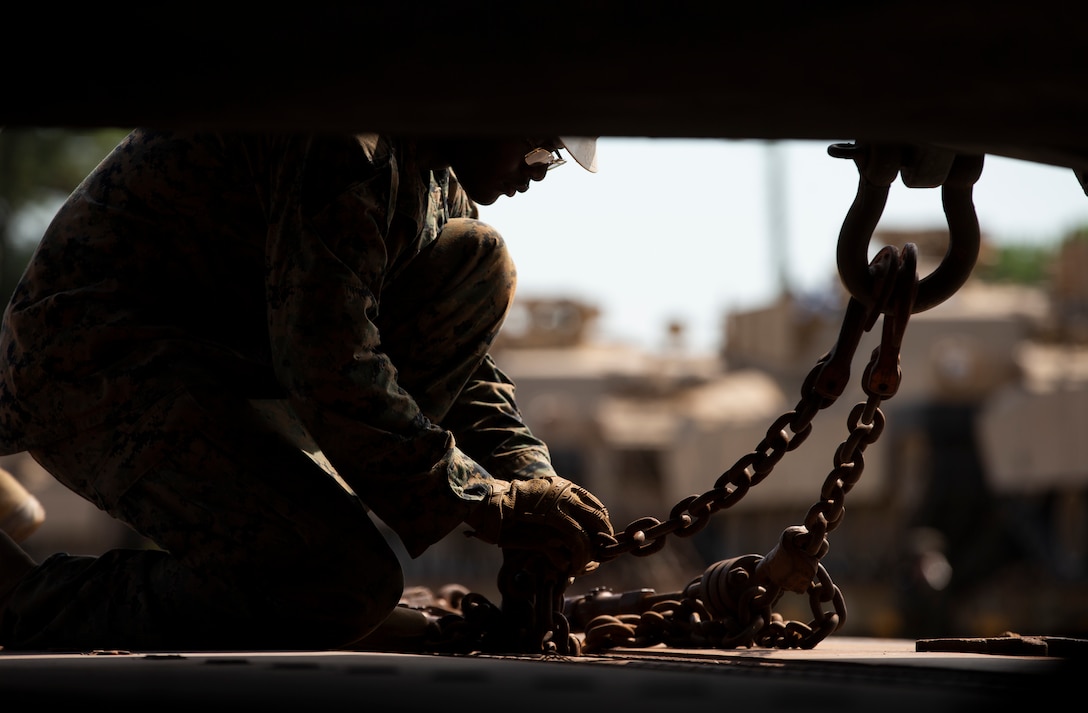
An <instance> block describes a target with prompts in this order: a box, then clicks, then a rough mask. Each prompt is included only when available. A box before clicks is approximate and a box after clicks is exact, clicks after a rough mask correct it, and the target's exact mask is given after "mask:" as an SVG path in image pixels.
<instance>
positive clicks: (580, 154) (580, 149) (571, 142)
mask: <svg viewBox="0 0 1088 713" xmlns="http://www.w3.org/2000/svg"><path fill="white" fill-rule="evenodd" d="M559 140H560V141H562V142H563V148H565V149H566V150H567V153H569V154H570V155H571V156H573V157H574V160H575V161H577V162H578V165H579V166H581V167H582V168H584V169H585V170H587V171H589V172H590V173H596V172H597V137H596V136H560V137H559Z"/></svg>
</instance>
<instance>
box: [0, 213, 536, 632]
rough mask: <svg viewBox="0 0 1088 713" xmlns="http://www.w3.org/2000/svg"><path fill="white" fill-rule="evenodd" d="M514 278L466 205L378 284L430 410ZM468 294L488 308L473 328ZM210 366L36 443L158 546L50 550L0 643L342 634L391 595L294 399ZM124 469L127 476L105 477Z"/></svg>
mask: <svg viewBox="0 0 1088 713" xmlns="http://www.w3.org/2000/svg"><path fill="white" fill-rule="evenodd" d="M514 280H515V276H514V268H513V265H512V263H511V262H510V259H509V255H508V254H507V252H506V250H505V247H504V245H503V243H502V240H501V238H500V237H499V236H498V234H497V233H495V232H494V231H493V230H492V229H490V228H488V227H487V226H486V225H484V224H482V223H479V222H477V221H470V220H467V219H462V220H455V221H451V222H450V223H449V224H448V225H447V226H446V228H445V229H444V230H443V232H442V234H441V235H440V236H439V239H438V240H436V241H435V242H433V243H432V244H431V245H430V246H428V247H427V248H426V249H425V250H424V251H423V252H422V253H420V255H419V256H418V258H417V259H416V260H414V261H413V262H412V263H411V264H410V265H409V266H408V268H406V270H405V272H404V273H402V275H401V276H400V277H399V278H398V281H397V290H396V292H395V293H394V294H392V295H386V296H383V300H382V315H383V317H386V318H388V319H389V320H390V321H389V323H390V325H393V324H395V325H396V326H395V327H393V326H391V327H390V328H389V329H388V330H385V329H384V328H383V331H382V334H383V346H384V345H385V344H386V343H387V342H388V343H389V347H390V352H391V353H393V352H396V353H398V354H404V355H415V356H414V358H405V359H404V360H403V362H404V363H403V364H400V363H399V362H397V363H398V364H399V365H400V369H401V371H402V374H403V376H404V378H405V379H407V380H408V381H409V382H410V383H412V384H413V385H414V387H415V388H416V389H417V391H413V392H412V393H413V395H416V394H417V392H418V396H417V400H418V401H420V405H421V407H422V408H423V409H424V411H425V412H426V413H428V414H432V413H433V414H441V413H444V412H445V411H446V410H447V409H448V408H449V402H450V401H451V400H452V399H453V398H455V397H456V395H457V393H458V392H459V391H460V390H461V389H462V388H463V386H464V385H465V383H466V381H467V380H468V379H469V377H470V376H471V374H472V373H473V371H474V370H475V369H476V368H477V366H478V365H479V364H480V362H481V361H482V360H483V358H484V357H485V356H486V353H487V350H488V348H489V345H490V343H491V341H492V340H493V339H494V336H495V334H496V333H497V331H498V328H499V326H500V325H501V322H502V319H503V317H504V316H505V314H506V310H507V309H508V308H509V304H510V300H512V298H513V286H514ZM484 283H486V284H487V285H488V286H489V287H488V289H482V288H481V284H484ZM451 286H453V287H451ZM424 305H425V307H424ZM466 309H468V310H476V311H477V312H479V311H486V310H490V314H489V315H488V317H487V319H484V320H477V322H478V325H479V326H478V327H477V328H476V331H473V330H467V329H465V328H464V321H463V320H460V319H458V316H459V315H462V314H463V313H464V312H465V310H466ZM423 355H426V356H425V357H424V356H423ZM210 376H211V377H212V378H210V379H209V380H208V382H207V383H203V382H198V383H188V384H184V385H179V388H178V389H177V390H176V391H175V392H174V393H171V394H169V395H167V396H165V397H163V398H162V399H160V400H159V401H158V402H157V403H156V404H155V406H154V407H153V408H150V409H145V410H142V411H141V412H140V413H127V414H121V415H120V417H119V420H118V421H115V423H114V424H113V425H111V426H110V427H109V428H99V429H97V430H92V431H89V432H86V433H83V434H80V435H79V436H78V437H76V438H73V439H70V440H68V441H65V442H64V443H58V444H56V445H55V446H53V447H50V448H40V449H34V450H31V451H30V454H31V455H32V456H33V457H34V458H35V459H36V460H37V461H38V462H39V463H40V464H41V465H42V466H43V467H44V468H45V469H46V470H48V471H49V472H50V473H51V474H52V475H53V476H54V477H55V478H57V479H58V480H59V481H61V482H62V483H64V485H66V486H67V487H68V488H70V489H71V490H73V491H75V492H76V493H79V494H80V495H82V496H83V497H84V498H86V499H88V500H90V501H92V502H94V503H95V504H97V505H98V507H100V508H101V509H103V510H104V511H106V512H107V513H109V514H110V515H111V516H113V517H115V518H117V519H119V520H121V521H123V522H125V523H127V524H128V525H130V526H131V527H132V528H133V529H134V530H135V531H136V532H138V533H140V534H141V535H143V536H144V537H145V538H147V540H148V541H150V542H151V543H153V545H151V546H148V547H144V548H136V549H114V550H110V551H108V552H105V553H103V554H101V555H99V556H87V555H71V554H68V553H57V554H54V555H52V556H50V557H48V558H47V559H45V560H44V561H42V562H41V563H39V564H38V565H37V567H36V568H35V569H34V570H32V571H31V572H30V573H29V574H28V575H27V576H26V577H25V578H24V579H23V580H22V581H21V582H20V584H19V585H18V586H17V587H15V589H14V590H13V591H12V592H11V594H10V597H9V599H8V602H7V605H6V607H5V608H4V609H3V611H0V646H3V647H4V648H5V649H9V650H50V651H59V650H65V651H88V650H98V649H123V650H179V649H188V650H223V649H239V648H244V649H251V650H257V649H314V648H317V649H327V648H338V647H344V646H348V645H350V644H351V643H352V642H356V641H358V640H359V639H360V638H361V637H363V636H365V635H366V634H367V633H368V632H370V631H372V630H373V629H374V628H375V627H376V626H377V625H378V624H379V623H380V622H381V621H382V620H383V619H385V617H386V616H388V614H389V613H390V611H392V610H393V608H394V607H395V606H396V604H397V602H398V600H399V599H400V596H401V594H402V591H403V586H404V582H403V574H402V571H401V566H400V563H399V561H398V559H397V557H396V555H395V554H394V552H393V550H392V549H391V548H390V546H389V544H388V542H387V540H386V538H385V535H383V533H382V531H381V530H380V529H379V528H378V527H377V526H376V524H375V522H374V521H373V520H372V519H371V517H370V515H369V513H368V511H367V508H366V507H365V506H364V504H363V503H362V502H361V501H360V499H359V497H357V496H356V494H355V493H353V492H352V491H351V490H350V489H349V488H347V487H345V485H344V484H343V482H342V481H341V480H339V478H338V477H336V475H335V473H334V471H332V470H331V466H329V464H328V463H327V462H325V461H324V460H323V458H322V456H321V452H320V450H319V449H318V448H317V446H316V444H313V443H312V442H310V441H309V440H308V435H307V434H306V431H305V428H304V427H303V426H302V424H301V423H300V422H298V420H297V419H296V418H295V417H294V416H293V412H292V411H291V409H290V407H289V406H288V405H287V403H286V402H285V401H275V400H264V401H253V400H251V399H250V398H248V396H247V395H244V394H243V395H239V394H232V393H230V391H229V389H227V388H222V387H216V386H211V385H210V384H214V383H215V379H214V375H210ZM115 479H120V480H121V481H123V482H131V483H133V484H132V485H131V486H130V487H128V488H127V489H125V490H124V491H123V492H121V493H113V492H112V491H111V488H110V487H109V482H111V481H113V480H115ZM421 508H423V509H424V510H425V509H426V505H425V504H421ZM424 516H425V515H424Z"/></svg>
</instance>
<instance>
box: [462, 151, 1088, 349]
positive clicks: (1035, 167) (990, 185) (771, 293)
mask: <svg viewBox="0 0 1088 713" xmlns="http://www.w3.org/2000/svg"><path fill="white" fill-rule="evenodd" d="M846 141H847V140H844V141H843V142H844V143H845V142H846ZM832 143H837V142H834V141H826V142H808V141H805V142H782V143H780V144H769V143H768V142H764V141H724V140H709V139H697V140H693V139H637V138H622V139H621V138H602V139H600V140H599V141H598V148H597V157H598V173H596V174H591V173H589V172H587V171H584V170H582V169H581V168H580V167H578V165H577V164H575V163H574V162H573V161H572V162H569V163H568V164H567V165H565V166H562V167H559V168H557V169H555V170H554V171H552V172H551V173H550V174H549V175H548V177H547V179H546V180H545V181H543V182H541V183H538V184H534V185H533V186H532V187H531V188H530V190H529V191H528V192H527V193H524V194H520V195H517V196H515V197H514V198H507V197H505V196H503V197H500V198H499V200H498V201H497V202H496V203H494V204H493V205H490V206H483V207H482V208H481V218H482V219H483V220H485V221H487V222H489V223H491V224H492V225H494V226H495V227H496V228H498V229H499V231H500V232H501V233H502V234H503V236H504V237H505V238H506V240H507V243H508V245H509V247H510V249H511V251H512V253H513V255H514V259H515V260H516V262H517V265H518V275H519V283H518V284H519V286H518V295H519V296H523V297H558V296H563V297H574V298H577V299H582V300H585V301H587V302H589V303H592V304H594V305H596V306H597V307H598V308H600V310H601V317H600V319H599V325H598V336H600V337H601V338H604V339H607V340H609V341H623V342H628V343H631V344H635V345H638V346H642V347H645V348H647V349H658V348H660V347H661V346H662V344H663V343H664V338H665V329H666V325H667V324H668V322H669V321H670V320H673V319H679V320H681V321H682V322H684V323H685V325H686V327H687V332H688V336H687V344H688V346H689V347H690V348H692V349H695V350H699V351H710V350H714V349H716V347H717V345H718V344H719V342H720V339H721V328H720V325H721V322H722V319H723V317H724V315H725V314H726V313H727V312H728V311H731V310H735V309H746V308H750V307H754V306H759V305H763V304H766V303H767V302H769V301H771V300H773V299H774V297H775V296H777V295H778V294H779V284H778V279H779V278H778V276H779V274H783V273H784V274H785V276H786V278H787V279H788V281H789V284H790V287H791V288H792V289H793V290H794V291H796V292H811V291H816V290H820V289H824V288H827V287H829V286H834V285H836V284H837V282H838V276H837V272H836V269H835V246H836V242H837V240H838V235H839V230H840V229H841V227H842V221H843V218H844V217H845V216H846V213H847V211H848V210H849V208H850V205H851V203H852V202H853V200H854V197H855V195H856V193H857V184H858V171H857V167H856V165H855V164H854V162H853V161H852V160H849V159H840V158H832V157H831V156H829V155H828V153H827V147H828V146H829V145H831V144H832ZM770 157H775V158H774V162H773V163H772V162H771V161H769V160H768V159H769V158H770ZM772 165H777V166H778V167H779V169H778V172H777V173H778V175H780V176H781V177H782V179H781V182H780V184H779V185H780V186H781V189H780V190H779V189H776V190H774V191H772V190H769V186H770V185H772V184H773V181H772V180H771V178H770V177H769V176H771V175H774V172H772V171H769V170H768V167H769V166H772ZM772 194H773V196H774V198H775V200H776V201H777V203H772ZM974 202H975V210H976V212H977V214H978V218H979V224H980V227H981V229H982V231H983V233H985V234H986V235H987V236H988V237H989V238H990V239H991V240H992V241H993V242H995V243H998V244H1008V243H1031V244H1053V243H1055V242H1056V241H1057V240H1058V239H1059V238H1061V237H1062V236H1064V235H1065V234H1066V233H1067V232H1068V231H1070V230H1072V229H1075V228H1077V227H1080V226H1086V225H1088V196H1085V194H1084V191H1083V190H1082V189H1081V187H1080V184H1079V183H1078V182H1077V179H1076V177H1075V175H1074V173H1073V171H1072V170H1071V169H1067V168H1059V167H1055V166H1046V165H1041V164H1036V163H1031V162H1026V161H1018V160H1013V159H1007V158H1003V157H995V156H987V157H986V159H985V163H984V165H983V170H982V176H981V178H980V179H979V181H978V183H976V184H975V189H974ZM772 206H775V209H776V210H778V211H781V213H780V215H784V218H785V219H784V221H783V223H782V228H781V231H780V234H782V235H783V238H784V242H785V246H786V247H785V249H784V250H782V251H780V252H781V253H782V255H781V256H780V257H781V259H782V261H783V262H782V263H781V265H779V264H778V263H776V257H775V252H776V251H774V250H773V249H772V238H771V235H772V234H773V226H772V223H771V219H770V216H771V215H772V213H771V210H772ZM934 227H938V228H944V227H946V223H945V218H944V213H943V210H942V208H941V195H940V189H939V188H908V187H906V186H904V185H903V183H902V182H901V181H899V180H897V181H896V183H894V184H893V185H892V190H891V195H890V196H889V198H888V204H887V207H886V208H885V209H884V214H883V218H882V220H881V222H880V225H879V227H878V229H887V228H934Z"/></svg>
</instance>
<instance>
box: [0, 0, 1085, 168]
mask: <svg viewBox="0 0 1088 713" xmlns="http://www.w3.org/2000/svg"><path fill="white" fill-rule="evenodd" d="M514 4H515V3H507V5H514ZM43 5H44V4H35V5H29V4H28V5H27V6H25V7H24V8H22V9H15V10H11V11H9V13H8V18H7V20H6V24H7V25H8V27H7V31H8V32H7V34H8V36H9V39H10V38H14V37H18V36H23V37H24V38H26V39H27V40H28V41H26V42H21V43H17V42H11V41H9V42H5V44H4V48H3V49H2V50H0V52H2V53H3V54H2V58H3V60H4V67H5V68H6V72H5V76H6V80H5V85H6V86H5V91H4V94H3V100H2V103H0V125H20V126H84V127H86V126H134V125H185V126H216V127H221V128H272V129H318V130H326V129H327V130H343V129H348V130H377V131H389V132H402V133H432V134H433V133H447V134H457V135H478V134H500V133H530V134H540V133H555V134H594V135H607V136H661V137H692V138H696V137H716V138H754V139H819V140H842V139H858V140H874V141H903V142H917V143H932V144H938V145H949V146H959V147H965V148H970V149H971V150H979V151H984V152H991V153H1001V154H1005V155H1012V156H1017V157H1023V158H1029V159H1030V160H1040V161H1043V162H1047V163H1057V164H1059V165H1069V166H1073V167H1081V168H1085V167H1088V166H1086V164H1088V52H1086V51H1085V44H1084V39H1083V29H1084V26H1085V25H1084V24H1083V22H1081V21H1080V17H1079V15H1080V14H1081V13H1080V12H1078V11H1077V10H1075V9H1069V8H1076V7H1077V3H1062V2H1055V1H1053V0H1041V1H1038V2H1032V3H1023V2H1011V1H1009V0H993V1H992V2H987V3H955V2H948V1H947V0H946V1H944V2H934V1H933V0H917V1H914V2H902V1H899V2H875V1H868V2H838V3H834V2H832V3H811V2H809V3H783V2H779V3H774V2H760V3H744V5H746V6H745V7H740V8H738V7H735V6H737V5H741V3H732V2H718V3H713V2H705V0H703V1H700V2H698V3H685V2H670V3H645V2H634V1H630V0H629V1H628V2H611V1H603V0H599V1H597V2H583V3H581V4H577V5H574V4H572V5H570V6H569V7H570V11H569V12H567V11H565V9H564V8H566V7H567V6H566V5H565V4H563V3H560V4H558V5H547V6H545V5H540V6H539V7H538V6H537V4H531V3H518V4H517V5H520V7H517V8H513V9H511V8H508V7H505V6H503V5H500V4H498V3H496V4H495V7H499V8H502V9H500V10H487V9H485V4H483V3H469V4H467V5H466V4H457V3H445V4H444V5H442V6H439V7H438V8H437V9H428V8H427V7H425V6H423V4H422V3H415V2H410V1H409V0H403V1H402V2H385V3H356V4H352V5H349V6H342V5H335V4H334V5H328V6H326V5H319V4H299V5H297V6H292V7H286V8H281V9H278V10H270V9H267V8H268V7H271V6H270V5H269V6H262V7H261V9H260V10H259V12H257V13H254V14H252V15H250V16H246V15H243V14H241V13H240V12H237V13H236V11H234V10H231V11H230V12H231V13H232V16H225V15H221V14H219V13H218V12H216V10H215V6H207V5H203V4H200V5H192V4H178V5H176V6H170V5H166V6H163V5H161V4H159V5H153V6H138V7H140V8H146V10H137V11H131V10H130V12H129V13H127V14H125V13H118V12H117V11H115V10H112V9H101V8H99V7H87V6H84V7H81V8H76V9H72V10H68V9H66V10H63V11H61V10H55V9H53V8H52V7H45V9H42V6H43ZM218 7H221V8H225V7H226V6H225V5H221V6H218ZM543 7H547V10H546V12H545V11H544V10H542V9H541V8H543ZM222 11H223V12H225V9H224V10H222ZM144 12H146V14H142V13H144Z"/></svg>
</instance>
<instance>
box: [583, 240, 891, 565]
mask: <svg viewBox="0 0 1088 713" xmlns="http://www.w3.org/2000/svg"><path fill="white" fill-rule="evenodd" d="M896 255H897V251H896V249H895V248H892V247H887V248H884V249H883V250H881V251H880V253H878V255H877V256H876V257H875V258H874V259H873V261H872V264H871V268H870V269H871V271H872V272H873V279H872V280H871V281H870V284H872V285H873V289H874V290H875V291H876V295H875V296H874V298H873V299H871V300H870V301H869V305H868V306H866V304H864V303H863V302H862V301H861V300H858V299H856V298H851V300H850V303H849V304H848V305H847V309H846V315H845V317H844V318H843V324H842V328H841V330H840V332H839V338H838V340H837V341H836V343H835V345H834V347H833V348H832V349H831V351H829V352H828V353H827V354H826V355H824V356H823V357H822V358H821V359H820V360H819V361H817V363H816V366H815V367H814V368H813V369H812V370H811V371H810V372H809V374H808V375H807V376H806V377H805V381H804V382H803V385H802V387H801V398H800V400H799V401H798V403H797V405H796V406H795V407H794V408H793V410H792V411H787V412H786V413H784V414H782V415H781V416H780V417H778V419H776V420H775V421H774V423H772V424H771V426H770V427H769V428H768V429H767V432H766V435H765V436H764V438H763V440H761V441H760V442H759V444H758V445H757V446H756V448H755V450H753V451H751V452H749V453H747V454H745V455H744V456H742V457H741V458H740V459H739V460H737V462H736V463H734V464H733V466H732V467H731V468H729V469H728V470H726V471H725V472H724V473H722V474H721V475H720V476H719V477H718V479H717V480H716V481H715V482H714V486H713V488H711V489H710V490H708V491H707V492H705V493H703V494H702V495H691V496H689V497H687V498H685V499H684V500H681V501H680V502H679V503H677V504H676V506H674V507H673V509H672V510H671V512H670V513H669V518H668V519H667V520H664V521H661V520H658V519H657V518H654V517H643V518H640V519H638V520H635V521H634V522H632V523H630V524H629V525H628V526H627V527H626V528H624V530H623V531H622V532H619V533H617V534H616V535H615V536H611V537H610V536H607V535H601V539H600V540H599V545H598V550H597V557H598V560H599V561H601V562H606V561H609V560H612V559H615V558H616V557H619V556H620V555H623V554H627V553H630V554H633V555H635V556H636V557H645V556H647V555H650V554H653V553H654V552H657V551H658V550H660V549H661V548H662V547H664V546H665V543H666V538H667V537H668V536H669V535H676V536H678V537H690V536H692V535H694V534H695V533H697V532H699V531H700V530H702V529H703V528H704V527H706V525H707V524H708V523H709V521H710V518H711V517H712V516H713V515H714V514H715V513H717V512H719V511H721V510H724V509H727V508H730V507H732V506H734V505H736V504H737V503H738V502H739V501H740V500H741V499H742V498H743V497H744V496H745V495H746V494H747V493H748V491H749V489H751V488H752V486H754V485H756V484H758V483H760V482H762V481H763V480H764V479H765V478H766V477H767V476H768V475H769V474H770V473H771V471H772V470H773V469H774V467H775V465H777V464H778V462H779V461H780V460H781V459H782V457H783V456H785V454H786V453H788V452H789V451H792V450H794V449H795V448H797V447H798V446H800V445H801V444H802V443H804V441H805V439H806V438H808V436H809V434H810V433H811V432H812V420H813V418H814V417H815V416H816V414H817V413H818V412H819V411H820V410H822V409H824V408H827V407H828V406H830V405H831V404H833V403H834V402H835V400H836V399H837V398H838V397H839V395H841V393H842V391H843V389H844V387H845V385H846V383H847V381H848V380H849V376H850V362H851V360H852V359H853V356H854V353H855V352H856V350H857V346H858V343H859V342H860V341H861V337H862V335H863V334H864V333H865V332H866V331H868V330H869V329H871V328H872V326H873V324H874V323H875V321H876V319H877V317H879V316H880V314H881V310H883V309H884V306H885V303H886V302H887V299H888V296H889V295H890V293H891V289H892V287H893V285H894V278H895V274H896V273H895V267H896V265H895V264H894V263H895V262H896ZM908 316H909V314H908ZM900 337H901V334H900ZM897 347H898V345H896V348H897ZM886 351H887V353H889V354H890V353H891V351H890V350H886ZM893 356H894V358H895V359H896V361H898V351H897V349H896V351H895V353H894V355H893ZM896 366H898V363H897V364H896ZM871 368H873V370H874V372H875V373H877V374H879V375H880V378H881V379H884V380H888V375H887V373H886V372H887V369H886V366H885V365H884V364H883V363H881V364H880V365H879V366H878V367H871ZM862 417H864V418H866V419H868V420H871V419H872V418H874V416H873V414H872V413H869V412H868V409H867V410H866V412H865V413H864V414H860V415H859V416H858V418H862ZM787 429H789V432H787ZM869 430H872V429H869ZM791 433H792V435H791ZM877 435H879V434H877ZM855 440H856V441H859V442H848V444H844V446H846V450H845V451H844V453H843V454H844V455H853V454H854V453H855V452H857V451H859V446H860V445H861V444H860V441H861V440H863V438H862V436H860V435H859V436H858V437H857V438H856V439H855ZM840 450H843V449H842V448H840ZM839 467H840V468H842V469H843V471H844V472H845V471H849V470H851V469H854V468H856V469H857V475H860V468H861V466H860V465H855V464H854V462H853V461H848V460H846V459H844V460H843V462H842V463H841V464H840V466H839ZM845 478H846V481H847V483H846V487H847V489H849V487H851V486H852V485H853V483H854V482H856V480H857V476H856V475H854V476H851V475H846V476H845ZM825 489H826V486H825ZM825 509H826V510H827V514H832V515H833V514H834V513H833V512H832V510H831V506H825ZM837 519H838V518H837V517H832V518H831V520H829V522H830V521H837Z"/></svg>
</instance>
